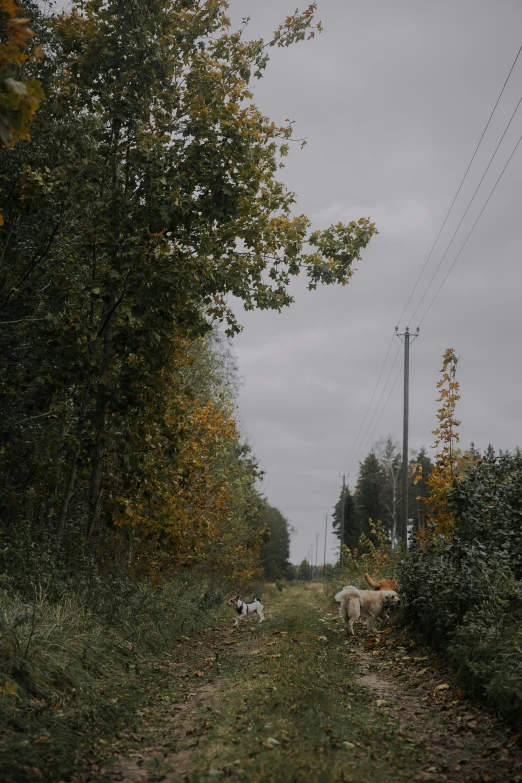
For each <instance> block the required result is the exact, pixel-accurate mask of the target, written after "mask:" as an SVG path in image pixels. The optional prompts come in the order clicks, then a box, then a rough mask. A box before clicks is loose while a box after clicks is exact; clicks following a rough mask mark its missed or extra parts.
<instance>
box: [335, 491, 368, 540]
mask: <svg viewBox="0 0 522 783" xmlns="http://www.w3.org/2000/svg"><path fill="white" fill-rule="evenodd" d="M342 498H343V492H342V490H341V492H340V495H339V499H338V501H337V503H336V504H335V507H334V510H333V514H332V528H333V531H334V535H335V536H337V538H338V539H339V543H340V542H341V513H342V505H343V503H342ZM361 532H362V530H360V529H359V527H358V524H357V522H356V519H355V503H354V500H353V495H352V493H351V492H350V489H349V487H345V490H344V544H345V546H347V547H348V549H351V550H352V551H353V550H354V549H355V548H356V547H357V544H358V543H359V538H360V535H361Z"/></svg>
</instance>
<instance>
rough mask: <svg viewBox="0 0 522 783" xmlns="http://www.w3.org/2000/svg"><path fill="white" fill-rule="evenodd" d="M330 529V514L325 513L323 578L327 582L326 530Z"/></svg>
mask: <svg viewBox="0 0 522 783" xmlns="http://www.w3.org/2000/svg"><path fill="white" fill-rule="evenodd" d="M327 530H328V514H325V515H324V560H323V579H324V581H325V582H326V532H327Z"/></svg>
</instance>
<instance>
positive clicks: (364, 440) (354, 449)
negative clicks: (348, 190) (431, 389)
mask: <svg viewBox="0 0 522 783" xmlns="http://www.w3.org/2000/svg"><path fill="white" fill-rule="evenodd" d="M521 52H522V46H521V47H520V48H519V50H518V52H517V54H516V57H515V59H514V60H513V63H512V65H511V68H510V69H509V72H508V75H507V77H506V79H505V81H504V84H503V86H502V89H501V91H500V93H499V95H498V97H497V100H496V101H495V104H494V106H493V109H492V111H491V113H490V115H489V118H488V121H487V123H486V125H485V127H484V130H483V131H482V134H481V136H480V139H479V141H478V143H477V146H476V147H475V150H474V152H473V155H472V156H471V159H470V161H469V163H468V166H467V168H466V171H465V172H464V175H463V177H462V179H461V182H460V184H459V187H458V188H457V192H456V193H455V196H454V197H453V200H452V202H451V204H450V207H449V209H448V211H447V213H446V216H445V218H444V221H443V223H442V226H441V227H440V229H439V232H438V234H437V236H436V237H435V241H434V242H433V245H432V247H431V249H430V252H429V254H428V256H427V258H426V260H425V262H424V265H423V267H422V269H421V271H420V273H419V275H418V277H417V280H416V282H415V284H414V286H413V288H412V290H411V293H410V295H409V297H408V300H407V302H406V304H405V305H404V308H403V310H402V313H401V315H400V317H399V318H398V319H397V320H396V323H400V322H401V320H402V318H403V316H404V314H405V312H406V310H407V308H408V305H409V304H410V302H411V300H412V298H413V295H414V293H415V291H416V290H417V287H418V285H419V282H420V280H421V278H422V275H423V274H424V271H425V269H426V267H427V265H428V263H429V261H430V259H431V257H432V255H433V252H434V250H435V247H436V245H437V242H438V241H439V238H440V236H441V234H442V232H443V230H444V228H445V226H446V223H447V222H448V219H449V216H450V214H451V211H452V210H453V207H454V205H455V202H456V201H457V198H458V196H459V194H460V192H461V190H462V187H463V185H464V182H465V181H466V178H467V176H468V173H469V171H470V169H471V166H472V165H473V161H474V160H475V157H476V155H477V152H478V150H479V148H480V145H481V144H482V141H483V139H484V136H485V135H486V132H487V130H488V128H489V126H490V123H491V120H492V118H493V115H494V114H495V111H496V109H497V106H498V104H499V102H500V99H501V98H502V95H503V94H504V90H505V89H506V85H507V83H508V81H509V79H510V77H511V74H512V72H513V69H514V68H515V65H516V63H517V61H518V58H519V56H520V53H521ZM521 102H522V99H521V100H520V101H519V102H518V104H517V106H516V108H515V111H514V112H513V114H512V116H511V119H510V121H509V123H508V125H507V126H506V128H505V130H504V133H503V134H502V137H501V139H500V141H499V143H498V145H497V147H496V149H495V152H494V153H493V155H492V157H491V159H490V161H489V163H488V166H487V168H486V170H485V172H484V174H483V176H482V178H481V180H480V182H479V184H478V186H477V189H476V190H475V193H474V194H473V197H472V199H471V201H470V203H469V204H468V207H467V209H466V211H465V213H464V215H463V217H462V219H461V221H460V223H459V225H458V227H457V230H456V232H455V234H454V235H453V237H452V239H451V241H450V243H449V245H448V247H447V249H446V252H445V253H444V256H443V258H442V259H441V261H440V262H439V265H438V267H437V269H436V270H435V274H434V275H433V277H432V279H431V280H430V283H429V284H428V286H427V288H426V290H425V292H424V294H423V296H422V298H421V300H420V302H419V304H418V306H417V308H416V310H415V312H414V313H413V316H412V318H413V317H414V316H415V315H416V313H417V311H418V310H419V307H420V305H421V304H422V301H423V300H424V298H425V296H426V293H427V291H428V290H429V287H430V286H431V283H432V281H433V278H434V277H435V275H436V273H437V271H438V269H439V268H440V265H441V264H442V262H443V260H444V258H445V257H446V254H447V252H448V251H449V248H450V246H451V244H452V242H453V240H454V238H455V236H456V233H457V231H458V230H459V228H460V226H461V225H462V222H463V220H464V218H465V217H466V215H467V213H468V211H469V209H470V207H471V204H472V203H473V200H474V198H475V196H476V194H477V192H478V189H479V188H480V185H481V184H482V181H483V180H484V177H485V176H486V174H487V172H488V170H489V167H490V165H491V163H492V161H493V158H494V157H495V155H496V152H497V150H498V148H499V147H500V144H501V143H502V140H503V139H504V136H505V135H506V132H507V130H508V128H509V126H510V124H511V122H512V120H513V117H514V116H515V113H516V111H517V110H518V107H519V105H520V103H521ZM519 142H520V140H519ZM517 146H518V143H517ZM515 149H516V147H515ZM513 154H514V150H513V153H512V154H511V156H510V158H509V160H511V157H512V156H513ZM509 160H508V163H509ZM506 167H507V164H506V166H505V167H504V169H503V170H502V173H501V175H500V177H502V174H503V173H504V171H505V168H506ZM500 177H499V179H498V180H497V182H496V183H495V186H494V188H493V190H492V191H491V193H490V195H489V197H488V200H487V201H486V204H485V205H484V207H483V208H482V210H481V212H480V214H479V217H478V218H477V220H476V221H475V223H474V224H473V227H472V229H471V231H470V233H469V234H468V236H467V237H466V240H465V241H464V244H463V245H462V247H461V249H460V250H459V253H458V255H457V256H456V258H455V260H454V261H453V264H452V265H451V267H450V269H449V270H448V273H447V274H446V276H445V277H444V280H443V281H442V283H441V285H440V287H439V288H438V290H437V292H436V294H435V296H434V297H433V299H432V301H431V302H430V305H429V306H428V309H427V310H426V312H425V313H424V315H423V317H422V319H421V321H420V323H419V325H420V324H422V322H423V321H424V319H425V318H426V316H427V314H428V312H429V310H430V309H431V306H432V305H433V302H434V301H435V299H436V298H437V296H438V294H439V292H440V290H441V288H442V286H443V285H444V283H445V281H446V280H447V278H448V276H449V273H450V272H451V270H452V269H453V267H454V266H455V263H456V261H457V259H458V257H459V256H460V254H461V252H462V250H463V249H464V246H465V244H466V242H467V240H468V239H469V236H470V235H471V233H472V231H473V229H474V228H475V225H476V224H477V222H478V220H479V218H480V216H481V215H482V212H483V211H484V209H485V207H486V205H487V203H488V201H489V199H490V198H491V195H492V194H493V191H494V190H495V188H496V186H497V184H498V181H499V180H500ZM392 343H393V335H392V338H391V340H390V344H389V345H388V349H387V351H386V355H385V357H384V361H383V363H382V365H381V369H380V371H379V376H378V378H377V382H376V384H375V387H374V389H373V393H372V396H371V399H370V402H369V403H368V406H367V408H366V411H365V414H364V417H363V420H362V422H361V425H360V426H359V429H358V432H357V435H356V438H355V440H354V442H353V445H352V448H351V449H350V453H349V456H348V461H350V460H351V459H352V454H354V453H355V454H356V456H357V457H358V456H359V454H360V453H361V451H362V449H363V445H364V447H365V446H366V444H367V443H368V441H371V438H372V437H373V434H374V432H375V430H376V428H377V425H378V423H379V422H380V420H381V418H382V415H383V413H384V410H385V409H386V407H387V405H388V402H389V400H390V397H391V394H392V392H393V389H394V388H395V385H396V383H397V380H398V377H399V375H400V370H399V373H398V374H397V376H396V378H395V381H394V383H393V386H392V388H391V390H390V393H389V394H388V397H387V399H386V402H385V404H384V407H383V408H382V410H381V412H380V414H379V418H378V419H377V422H376V423H375V426H374V427H373V429H372V431H371V433H370V436H369V438H367V437H366V435H367V432H368V430H369V429H370V427H371V425H372V422H373V419H374V418H375V415H376V414H377V411H378V410H379V406H380V403H381V400H382V398H383V395H384V392H385V390H386V387H387V385H388V382H389V379H390V376H391V374H392V372H393V368H394V366H395V363H396V360H397V355H398V353H397V354H396V356H395V358H394V361H393V363H392V366H391V368H390V371H389V373H388V377H387V379H386V382H385V384H384V386H383V389H382V392H381V396H380V397H379V401H378V403H377V405H376V407H375V410H374V412H373V415H372V417H371V419H370V421H369V423H368V426H367V428H366V431H365V432H364V434H363V435H362V438H361V433H362V432H363V428H364V425H365V423H366V420H367V418H368V414H369V412H370V410H371V407H372V404H373V401H374V399H375V396H376V393H377V389H378V387H379V383H380V380H381V378H382V375H383V372H384V368H385V366H386V362H387V360H388V356H389V354H390V350H391V346H392ZM401 370H402V367H401ZM360 438H361V440H360V442H359V439H360ZM358 442H359V446H358V447H357V443H358Z"/></svg>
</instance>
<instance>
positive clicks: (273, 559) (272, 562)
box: [259, 503, 292, 581]
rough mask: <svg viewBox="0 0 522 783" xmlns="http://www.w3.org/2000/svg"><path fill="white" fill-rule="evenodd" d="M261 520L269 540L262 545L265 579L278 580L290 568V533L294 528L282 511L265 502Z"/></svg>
mask: <svg viewBox="0 0 522 783" xmlns="http://www.w3.org/2000/svg"><path fill="white" fill-rule="evenodd" d="M261 520H262V523H263V524H264V526H265V529H266V530H267V532H268V541H266V543H264V545H263V546H262V547H261V555H260V560H259V562H260V565H261V567H262V569H263V571H264V576H265V579H268V580H270V581H276V580H277V579H283V578H286V576H287V573H288V571H289V569H290V562H289V557H290V535H291V532H292V529H291V527H290V525H289V524H288V520H287V519H285V517H284V516H283V515H282V514H281V512H280V511H279V510H278V509H277V508H274V507H273V506H270V505H269V504H268V503H265V504H264V506H263V508H262V511H261Z"/></svg>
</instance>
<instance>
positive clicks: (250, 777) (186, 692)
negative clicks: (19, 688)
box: [76, 587, 522, 783]
mask: <svg viewBox="0 0 522 783" xmlns="http://www.w3.org/2000/svg"><path fill="white" fill-rule="evenodd" d="M271 604H272V605H271V606H270V609H269V611H268V613H267V616H268V618H269V619H268V622H267V623H265V624H262V625H258V624H257V622H254V623H253V624H250V625H247V624H246V623H245V624H243V625H242V627H241V628H240V629H239V630H234V629H231V627H230V622H228V621H227V623H226V624H224V625H222V626H220V627H218V628H216V629H215V630H213V631H212V632H207V633H204V634H201V635H199V636H196V637H195V638H193V639H186V638H183V639H181V640H180V642H179V644H178V645H177V647H176V648H175V649H174V650H173V651H172V655H171V656H170V657H167V658H166V659H164V660H162V661H161V662H156V664H155V666H156V671H155V672H152V673H151V674H149V679H148V680H147V683H146V687H147V688H148V689H149V690H150V693H149V698H148V700H147V704H146V706H143V708H142V710H141V711H140V714H139V715H138V720H137V721H136V725H133V726H132V727H129V728H128V729H127V730H125V731H123V732H121V733H120V735H119V737H118V739H117V742H116V743H115V744H114V745H113V746H112V747H111V748H110V749H107V752H106V753H105V754H104V757H103V758H101V759H93V760H92V761H91V766H90V769H87V770H85V771H84V773H82V774H81V775H78V776H77V778H76V783H87V782H89V783H91V781H106V782H107V783H175V782H176V781H190V783H199V781H202V782H203V781H209V780H213V779H215V778H217V777H221V776H223V777H226V778H228V779H231V780H234V781H235V780H247V781H254V782H255V783H265V781H266V782H267V783H294V782H295V783H301V782H302V781H306V782H307V783H308V782H311V783H316V781H317V783H323V781H324V783H367V782H368V783H405V782H406V781H415V782H416V783H429V781H432V783H522V752H521V749H520V747H519V745H518V744H517V738H516V737H513V736H511V735H510V734H509V732H508V731H507V730H506V729H505V727H504V726H503V725H502V724H501V723H500V722H499V721H497V720H496V719H495V718H494V717H493V716H492V715H491V714H490V713H489V712H488V711H487V710H484V709H482V708H480V707H478V706H477V705H475V704H473V703H472V702H471V701H469V700H468V699H466V698H465V697H464V694H463V693H462V692H461V691H460V690H459V689H458V687H457V686H456V685H455V683H454V681H453V680H452V678H451V675H450V674H449V672H448V671H447V670H446V669H445V668H444V666H442V665H441V664H440V662H439V661H438V660H437V658H436V657H435V656H433V655H431V654H429V653H427V652H426V651H425V650H422V649H421V648H419V647H417V646H416V645H415V644H414V643H413V642H412V641H411V640H410V639H408V638H406V637H404V636H403V635H401V634H400V633H399V632H396V631H393V632H392V631H391V630H390V629H387V631H386V632H383V633H379V634H369V633H367V631H366V630H365V629H364V628H363V627H362V626H359V627H358V638H357V639H356V640H350V641H346V640H345V639H344V632H343V630H342V624H341V623H340V619H339V617H338V616H337V613H336V610H335V608H334V607H332V606H330V605H329V604H328V601H327V600H326V599H325V598H324V597H323V596H322V595H321V593H320V592H319V591H318V590H305V589H304V588H302V587H299V588H293V589H291V590H287V591H285V594H284V595H282V596H281V595H277V596H272V600H271ZM354 667H355V670H354ZM294 676H295V677H296V680H295V681H294ZM314 687H315V690H314ZM316 759H318V760H320V762H319V763H317V762H316V761H315V760H316Z"/></svg>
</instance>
